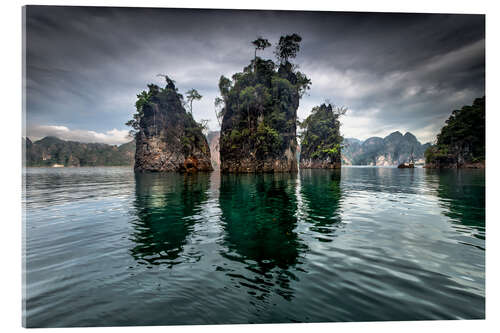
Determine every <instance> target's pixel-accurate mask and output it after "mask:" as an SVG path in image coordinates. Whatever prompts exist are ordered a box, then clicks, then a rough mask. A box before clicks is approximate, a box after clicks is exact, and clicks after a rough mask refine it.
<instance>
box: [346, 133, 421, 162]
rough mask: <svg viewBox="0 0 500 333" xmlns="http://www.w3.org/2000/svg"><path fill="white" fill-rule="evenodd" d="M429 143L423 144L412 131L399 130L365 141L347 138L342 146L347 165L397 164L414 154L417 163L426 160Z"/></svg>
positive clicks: (407, 159) (406, 160)
mask: <svg viewBox="0 0 500 333" xmlns="http://www.w3.org/2000/svg"><path fill="white" fill-rule="evenodd" d="M429 146H430V144H429V143H426V144H421V143H420V142H419V141H418V140H417V138H416V137H415V136H414V135H413V134H411V133H410V132H406V134H405V135H403V134H401V133H400V132H399V131H397V132H394V133H391V134H389V135H388V136H386V137H385V138H380V137H371V138H368V139H366V140H365V141H360V140H358V139H353V138H347V139H345V140H344V147H343V148H342V163H343V164H345V165H373V166H395V165H399V164H401V163H405V162H408V161H409V160H410V159H411V157H412V155H413V159H414V161H415V163H417V164H418V163H422V164H423V162H424V152H425V150H426V149H427V148H428V147H429Z"/></svg>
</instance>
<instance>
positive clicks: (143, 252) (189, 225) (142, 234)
mask: <svg viewBox="0 0 500 333" xmlns="http://www.w3.org/2000/svg"><path fill="white" fill-rule="evenodd" d="M135 181H136V200H135V205H134V206H135V212H136V215H137V220H136V221H135V222H134V232H133V233H132V240H133V241H134V242H135V244H136V245H135V247H134V248H133V249H132V250H131V252H132V255H133V256H134V258H135V259H136V260H138V261H139V262H140V263H146V264H153V265H158V264H162V263H167V264H169V265H174V264H176V263H178V262H176V260H177V259H178V258H179V255H180V253H181V252H182V249H183V246H184V245H185V243H186V238H187V237H188V235H189V234H190V233H191V231H192V229H193V226H194V223H195V222H196V220H195V218H194V215H196V214H197V213H199V211H200V209H201V208H200V204H201V203H202V202H203V201H204V200H205V199H206V197H207V194H206V191H207V189H208V187H209V174H205V173H196V174H175V173H163V174H162V173H145V174H139V173H137V174H136V175H135Z"/></svg>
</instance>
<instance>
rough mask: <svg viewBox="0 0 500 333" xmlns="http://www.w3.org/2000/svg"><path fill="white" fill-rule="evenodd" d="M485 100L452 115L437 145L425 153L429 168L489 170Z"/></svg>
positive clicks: (438, 137) (477, 101)
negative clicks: (486, 167)
mask: <svg viewBox="0 0 500 333" xmlns="http://www.w3.org/2000/svg"><path fill="white" fill-rule="evenodd" d="M485 101H486V100H485V97H484V96H483V97H482V98H476V99H475V100H474V103H473V104H472V105H466V106H463V107H462V108H461V109H460V110H455V111H453V112H452V114H451V116H450V117H449V118H448V120H446V125H445V126H444V127H443V128H442V129H441V132H440V133H439V134H438V136H437V143H436V145H433V146H432V147H429V148H428V149H427V151H426V152H425V159H426V161H425V167H426V168H479V169H482V168H485V165H486V163H485V162H486V159H485V158H486V131H485V127H486V118H485V116H486V106H485Z"/></svg>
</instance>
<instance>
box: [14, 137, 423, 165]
mask: <svg viewBox="0 0 500 333" xmlns="http://www.w3.org/2000/svg"><path fill="white" fill-rule="evenodd" d="M219 136H220V133H219V132H218V131H214V132H210V133H209V134H208V143H209V146H210V150H211V155H212V165H213V167H214V169H218V167H219V165H220V159H219ZM23 146H24V147H25V153H26V166H53V165H64V166H119V165H130V166H133V165H134V154H135V142H134V141H133V140H132V141H130V142H128V143H124V144H122V145H119V146H115V145H108V144H104V143H82V142H75V141H65V140H61V139H59V138H56V137H52V136H47V137H45V138H43V139H41V140H38V141H35V142H32V141H31V140H30V139H28V138H26V139H23ZM429 146H430V143H426V144H421V143H420V142H419V141H418V140H417V138H416V137H415V136H414V135H413V134H411V133H410V132H407V133H406V134H405V135H403V134H401V133H400V132H394V133H391V134H389V135H388V136H386V137H385V138H380V137H371V138H369V139H366V140H365V141H361V140H358V139H355V138H346V139H344V147H343V148H342V164H344V165H377V166H393V165H398V164H400V163H403V162H407V161H408V160H409V159H410V156H411V154H412V152H413V157H414V160H415V162H417V163H419V162H420V163H423V162H424V152H425V150H426V149H427V148H428V147H429Z"/></svg>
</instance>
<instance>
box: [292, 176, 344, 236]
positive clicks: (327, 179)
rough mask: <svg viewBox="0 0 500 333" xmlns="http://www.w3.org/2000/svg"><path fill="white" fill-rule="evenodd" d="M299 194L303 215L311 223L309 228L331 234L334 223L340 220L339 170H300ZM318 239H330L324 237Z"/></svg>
mask: <svg viewBox="0 0 500 333" xmlns="http://www.w3.org/2000/svg"><path fill="white" fill-rule="evenodd" d="M300 194H301V196H302V199H303V200H304V202H303V206H302V207H303V209H302V213H303V215H304V216H303V217H304V219H305V220H306V221H307V222H309V223H311V224H312V226H311V230H313V231H316V232H319V233H321V234H331V233H332V231H333V230H332V227H333V226H334V224H336V223H337V222H340V214H339V211H338V209H339V203H340V199H341V190H340V170H337V169H335V170H310V169H308V170H301V172H300ZM319 240H322V241H331V239H326V238H324V237H320V238H319Z"/></svg>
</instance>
